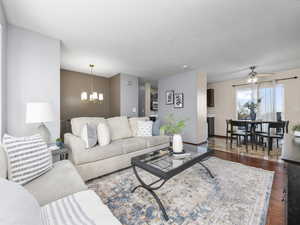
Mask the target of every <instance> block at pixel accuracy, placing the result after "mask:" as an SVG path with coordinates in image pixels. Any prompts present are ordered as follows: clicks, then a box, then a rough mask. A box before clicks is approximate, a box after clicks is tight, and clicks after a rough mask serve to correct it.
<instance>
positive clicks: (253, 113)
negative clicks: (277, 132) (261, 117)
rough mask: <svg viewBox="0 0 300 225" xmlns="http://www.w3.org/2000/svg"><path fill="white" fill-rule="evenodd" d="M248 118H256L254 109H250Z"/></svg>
mask: <svg viewBox="0 0 300 225" xmlns="http://www.w3.org/2000/svg"><path fill="white" fill-rule="evenodd" d="M250 119H251V120H252V121H254V120H256V113H255V112H254V111H251V112H250Z"/></svg>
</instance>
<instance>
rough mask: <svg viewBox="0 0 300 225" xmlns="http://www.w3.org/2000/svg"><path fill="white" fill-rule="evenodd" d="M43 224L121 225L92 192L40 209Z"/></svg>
mask: <svg viewBox="0 0 300 225" xmlns="http://www.w3.org/2000/svg"><path fill="white" fill-rule="evenodd" d="M41 211H42V220H43V224H55V225H75V224H86V225H103V224H105V225H106V224H107V225H108V224H109V225H121V223H120V222H119V221H118V220H117V219H116V218H115V217H114V215H113V214H112V213H111V211H110V210H109V209H108V207H107V206H106V205H104V204H103V203H102V201H101V199H100V198H99V197H98V196H97V194H96V193H95V192H94V191H91V190H88V191H82V192H79V193H76V194H73V195H70V196H67V197H65V198H62V199H59V200H57V201H55V202H52V203H50V204H48V205H45V206H44V207H42V209H41Z"/></svg>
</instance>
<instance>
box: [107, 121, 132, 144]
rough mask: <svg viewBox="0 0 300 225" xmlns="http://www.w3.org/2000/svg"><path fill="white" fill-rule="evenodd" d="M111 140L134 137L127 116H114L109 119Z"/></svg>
mask: <svg viewBox="0 0 300 225" xmlns="http://www.w3.org/2000/svg"><path fill="white" fill-rule="evenodd" d="M107 123H108V126H109V130H110V134H111V140H112V141H114V140H118V139H121V138H129V137H132V132H131V129H130V126H129V122H128V119H127V117H126V116H120V117H112V118H109V119H107Z"/></svg>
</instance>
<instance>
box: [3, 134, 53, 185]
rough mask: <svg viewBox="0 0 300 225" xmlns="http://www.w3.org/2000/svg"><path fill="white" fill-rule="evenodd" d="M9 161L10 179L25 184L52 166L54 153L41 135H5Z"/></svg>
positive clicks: (5, 146) (4, 142) (4, 139)
mask: <svg viewBox="0 0 300 225" xmlns="http://www.w3.org/2000/svg"><path fill="white" fill-rule="evenodd" d="M3 144H4V149H5V151H6V155H7V162H8V179H9V180H12V181H14V182H16V183H18V184H25V183H27V182H29V181H31V180H33V179H34V178H36V177H39V176H40V175H42V174H44V173H46V172H47V171H48V170H49V169H51V168H52V155H51V152H50V151H49V150H48V148H47V145H46V143H45V142H44V141H43V139H42V137H41V135H39V134H38V135H33V136H30V137H12V136H10V135H7V134H5V135H4V136H3Z"/></svg>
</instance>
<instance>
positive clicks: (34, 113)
mask: <svg viewBox="0 0 300 225" xmlns="http://www.w3.org/2000/svg"><path fill="white" fill-rule="evenodd" d="M50 121H54V114H53V111H52V108H51V105H50V104H49V103H47V102H30V103H27V107H26V123H43V122H50Z"/></svg>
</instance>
